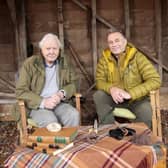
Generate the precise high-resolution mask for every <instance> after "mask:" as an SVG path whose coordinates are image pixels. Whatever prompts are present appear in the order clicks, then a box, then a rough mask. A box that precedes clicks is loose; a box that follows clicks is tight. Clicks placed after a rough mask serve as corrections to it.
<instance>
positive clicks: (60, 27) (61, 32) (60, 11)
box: [57, 0, 64, 57]
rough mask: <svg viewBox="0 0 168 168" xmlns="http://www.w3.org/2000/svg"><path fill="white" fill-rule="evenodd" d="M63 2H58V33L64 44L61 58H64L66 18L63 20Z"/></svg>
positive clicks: (60, 0) (58, 0) (59, 0)
mask: <svg viewBox="0 0 168 168" xmlns="http://www.w3.org/2000/svg"><path fill="white" fill-rule="evenodd" d="M62 3H63V1H62V0H57V6H58V8H57V9H58V31H59V39H60V41H61V44H62V50H61V57H63V56H64V18H63V9H62Z"/></svg>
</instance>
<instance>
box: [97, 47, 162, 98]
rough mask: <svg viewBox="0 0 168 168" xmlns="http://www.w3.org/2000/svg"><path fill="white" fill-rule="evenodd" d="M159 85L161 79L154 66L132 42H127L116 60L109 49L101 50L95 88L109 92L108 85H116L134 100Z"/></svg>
mask: <svg viewBox="0 0 168 168" xmlns="http://www.w3.org/2000/svg"><path fill="white" fill-rule="evenodd" d="M160 85H161V80H160V77H159V74H158V73H157V71H156V70H155V68H154V66H153V65H152V64H151V62H150V61H149V60H148V59H147V58H146V57H145V56H144V55H143V54H142V53H141V52H139V51H138V50H137V49H136V48H135V47H134V46H133V45H132V44H127V47H126V51H125V52H124V53H123V54H121V55H120V58H119V60H118V62H117V61H116V59H115V58H114V56H113V55H112V54H111V52H110V50H109V49H105V50H104V51H103V54H102V57H101V58H100V60H99V63H98V65H97V72H96V86H97V89H100V90H104V91H105V92H107V93H109V94H110V87H111V86H116V87H119V88H122V89H124V90H126V91H127V92H129V93H130V95H131V97H132V100H136V99H139V98H141V97H143V96H146V95H148V94H149V92H150V91H151V90H155V89H158V88H159V87H160Z"/></svg>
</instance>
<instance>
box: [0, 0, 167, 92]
mask: <svg viewBox="0 0 168 168" xmlns="http://www.w3.org/2000/svg"><path fill="white" fill-rule="evenodd" d="M74 1H75V0H63V1H62V2H63V23H64V36H65V38H66V39H68V41H69V42H70V43H71V45H72V47H73V49H74V50H75V52H76V54H77V56H78V59H79V62H80V64H81V66H83V68H84V69H85V71H86V73H88V75H89V78H90V80H91V81H92V83H93V79H94V62H93V61H94V60H95V58H94V57H93V50H92V45H95V44H96V43H95V42H93V37H92V31H93V30H94V29H93V27H92V25H93V21H94V18H92V17H91V16H92V15H91V14H92V13H91V12H92V10H91V6H92V4H94V1H91V0H83V1H79V2H80V3H81V4H82V5H83V6H84V8H81V7H80V6H78V5H77V4H76V3H74ZM167 1H168V0H162V1H161V2H162V6H161V10H162V13H161V16H162V20H163V23H162V25H161V26H162V37H163V38H162V44H163V46H162V47H163V52H162V57H163V63H164V64H165V65H166V62H168V57H167V53H168V47H167V45H168V31H167V30H168V22H167V17H168V12H167V9H168V5H167ZM125 3H126V1H124V0H106V1H104V0H96V9H95V10H94V12H96V14H97V15H99V16H100V17H102V18H104V19H105V20H106V21H107V22H109V23H110V24H112V25H113V26H114V27H116V28H117V29H119V30H122V31H123V32H124V31H125V30H126V25H127V26H130V27H127V30H129V31H130V32H129V33H130V35H129V36H130V40H131V41H132V42H133V43H134V44H135V45H136V46H138V47H140V48H141V49H142V50H143V51H144V52H145V53H147V54H149V55H150V56H152V57H154V58H158V56H157V52H156V51H157V50H156V45H155V41H156V40H155V39H156V20H155V15H156V13H155V0H148V1H147V0H129V1H127V4H128V5H129V6H127V9H129V12H124V9H125V8H124V4H125ZM57 7H58V6H57V1H55V0H38V1H34V0H25V12H26V13H25V16H26V18H25V19H26V28H27V30H26V31H27V39H28V41H27V42H28V45H30V44H32V45H33V47H34V54H37V53H39V49H38V42H39V40H40V39H41V37H42V36H43V35H44V34H46V33H48V32H52V33H56V34H58V11H57V10H58V9H57ZM128 7H129V8H128ZM125 13H127V14H128V16H129V17H130V20H127V23H126V17H124V14H125ZM128 21H129V22H128ZM0 22H1V23H0V71H1V72H0V73H5V74H7V73H10V72H11V71H12V72H14V73H13V75H14V74H15V73H16V71H17V70H16V67H17V66H16V63H15V62H16V55H15V54H14V53H15V52H14V49H15V48H14V47H13V46H14V30H13V25H12V21H11V18H10V14H9V10H8V8H7V4H6V1H5V0H0ZM94 24H95V23H94ZM96 25H97V26H96V29H95V30H96V31H97V32H96V34H97V35H96V38H97V41H96V42H97V44H96V45H97V59H98V58H99V57H100V56H101V52H102V50H103V49H104V48H105V47H107V44H106V32H107V29H108V28H107V26H105V25H104V24H102V23H101V22H100V21H98V20H97V22H96ZM4 27H5V28H4ZM127 34H128V33H127ZM66 53H67V55H68V56H69V57H70V58H71V60H72V62H73V64H74V66H75V67H76V69H77V74H78V75H79V76H81V80H80V84H79V86H80V87H79V90H80V91H85V90H87V89H88V88H89V87H90V86H91V84H90V83H89V82H87V80H86V78H85V77H84V75H83V72H82V71H81V70H80V68H79V66H78V65H77V63H76V62H75V61H74V59H73V57H72V55H71V52H70V50H69V49H68V48H67V47H66ZM94 54H95V52H94ZM4 55H5V58H4ZM11 80H13V82H14V77H13V78H12V79H11ZM164 80H167V81H168V79H167V73H165V74H164ZM0 89H1V87H0Z"/></svg>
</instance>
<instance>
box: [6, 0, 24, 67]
mask: <svg viewBox="0 0 168 168" xmlns="http://www.w3.org/2000/svg"><path fill="white" fill-rule="evenodd" d="M24 2H25V1H24V0H16V1H14V0H11V1H9V0H7V4H8V8H9V10H10V13H11V19H12V22H13V24H14V29H15V45H16V55H17V63H18V69H19V68H20V67H21V65H22V63H23V61H24V60H25V58H26V57H27V38H26V22H25V6H24Z"/></svg>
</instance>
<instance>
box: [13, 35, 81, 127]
mask: <svg viewBox="0 0 168 168" xmlns="http://www.w3.org/2000/svg"><path fill="white" fill-rule="evenodd" d="M39 48H40V52H41V55H33V56H32V57H30V58H27V59H26V60H25V62H24V63H23V66H22V68H21V70H20V73H19V80H18V82H17V85H16V96H17V98H18V99H23V100H24V101H25V104H26V107H27V109H28V110H29V112H30V113H29V115H30V117H31V118H32V119H33V120H34V121H35V122H36V123H37V124H38V126H39V127H46V126H47V125H48V124H50V123H53V122H56V123H60V124H61V125H62V126H78V125H79V112H78V111H77V110H76V109H75V108H74V107H73V106H71V105H70V104H68V103H65V101H64V100H66V99H68V98H70V97H71V96H72V95H73V94H74V93H75V91H76V90H75V76H74V75H73V72H72V71H71V69H70V67H68V68H67V67H66V66H65V64H64V63H63V62H62V61H63V60H62V59H61V57H60V49H61V43H60V41H59V39H58V37H57V36H56V35H54V34H51V33H48V34H46V35H45V36H44V37H43V38H42V40H41V41H40V42H39Z"/></svg>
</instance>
